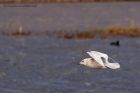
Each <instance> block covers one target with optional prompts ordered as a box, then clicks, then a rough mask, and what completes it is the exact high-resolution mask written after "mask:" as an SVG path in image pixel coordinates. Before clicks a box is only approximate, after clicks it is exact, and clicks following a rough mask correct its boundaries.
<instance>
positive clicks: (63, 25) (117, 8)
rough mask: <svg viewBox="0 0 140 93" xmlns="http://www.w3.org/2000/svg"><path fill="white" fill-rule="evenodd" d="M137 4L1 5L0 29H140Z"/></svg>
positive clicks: (139, 5) (139, 14)
mask: <svg viewBox="0 0 140 93" xmlns="http://www.w3.org/2000/svg"><path fill="white" fill-rule="evenodd" d="M139 9H140V3H139V2H129V3H127V2H123V3H86V4H84V3H82V4H37V5H28V7H27V5H3V4H1V5H0V29H2V30H6V31H7V30H10V31H11V30H15V29H17V28H18V27H19V25H22V26H23V28H24V30H32V31H35V30H37V31H38V30H87V29H93V28H103V27H108V26H112V25H120V26H129V25H130V24H133V25H135V26H137V27H139V26H140V18H139V16H140V11H139Z"/></svg>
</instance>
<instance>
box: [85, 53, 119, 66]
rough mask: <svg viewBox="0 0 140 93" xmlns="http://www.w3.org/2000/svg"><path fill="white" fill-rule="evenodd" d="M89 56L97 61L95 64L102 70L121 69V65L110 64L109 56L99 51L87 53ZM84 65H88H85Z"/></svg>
mask: <svg viewBox="0 0 140 93" xmlns="http://www.w3.org/2000/svg"><path fill="white" fill-rule="evenodd" d="M87 54H88V55H89V56H91V57H92V58H93V59H94V60H95V62H94V64H95V63H97V64H99V65H100V66H101V67H102V68H106V67H108V68H111V69H117V68H120V64H119V63H110V62H109V61H108V55H107V54H105V53H101V52H98V51H90V52H87ZM89 62H90V60H89ZM84 65H86V64H84Z"/></svg>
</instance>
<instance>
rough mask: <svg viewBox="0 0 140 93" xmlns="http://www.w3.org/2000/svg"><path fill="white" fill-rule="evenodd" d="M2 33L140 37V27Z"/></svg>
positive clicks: (10, 32) (10, 34)
mask: <svg viewBox="0 0 140 93" xmlns="http://www.w3.org/2000/svg"><path fill="white" fill-rule="evenodd" d="M0 35H4V36H41V35H45V36H47V37H54V38H63V39H93V38H96V37H101V38H107V37H111V36H113V37H117V36H124V37H131V38H137V37H140V29H139V28H136V27H126V28H125V27H110V28H105V29H91V30H87V31H68V30H67V31H63V30H60V31H48V30H46V31H38V32H36V31H35V32H33V31H24V30H22V31H21V30H15V31H7V32H6V31H1V32H0Z"/></svg>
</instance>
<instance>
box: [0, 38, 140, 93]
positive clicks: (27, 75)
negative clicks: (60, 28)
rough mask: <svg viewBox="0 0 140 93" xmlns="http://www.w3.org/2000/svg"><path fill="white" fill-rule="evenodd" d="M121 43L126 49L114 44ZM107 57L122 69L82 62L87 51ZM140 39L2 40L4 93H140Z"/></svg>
mask: <svg viewBox="0 0 140 93" xmlns="http://www.w3.org/2000/svg"><path fill="white" fill-rule="evenodd" d="M116 39H119V40H120V43H121V46H120V47H113V46H110V45H109V43H110V42H111V41H112V40H116ZM90 50H98V51H101V52H105V53H107V54H108V55H110V56H111V57H113V58H114V59H115V60H116V61H118V62H119V63H120V64H121V68H120V69H117V70H111V69H104V70H102V69H91V68H88V67H85V66H82V65H79V64H78V63H79V62H80V61H81V60H82V59H83V58H86V57H89V56H88V55H87V54H86V53H85V52H86V51H90ZM139 55H140V39H139V38H131V39H130V38H121V37H120V38H108V39H99V38H96V39H91V40H64V39H53V38H47V37H42V36H38V37H37V36H35V37H34V36H29V37H7V36H0V92H1V93H139V92H140V88H139V86H140V78H139V77H140V61H139V59H140V58H139Z"/></svg>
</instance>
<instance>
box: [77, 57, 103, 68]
mask: <svg viewBox="0 0 140 93" xmlns="http://www.w3.org/2000/svg"><path fill="white" fill-rule="evenodd" d="M80 64H82V65H86V66H88V67H90V68H103V66H101V65H100V64H99V63H97V62H96V61H95V60H93V59H92V58H85V59H83V60H82V61H81V62H80Z"/></svg>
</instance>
